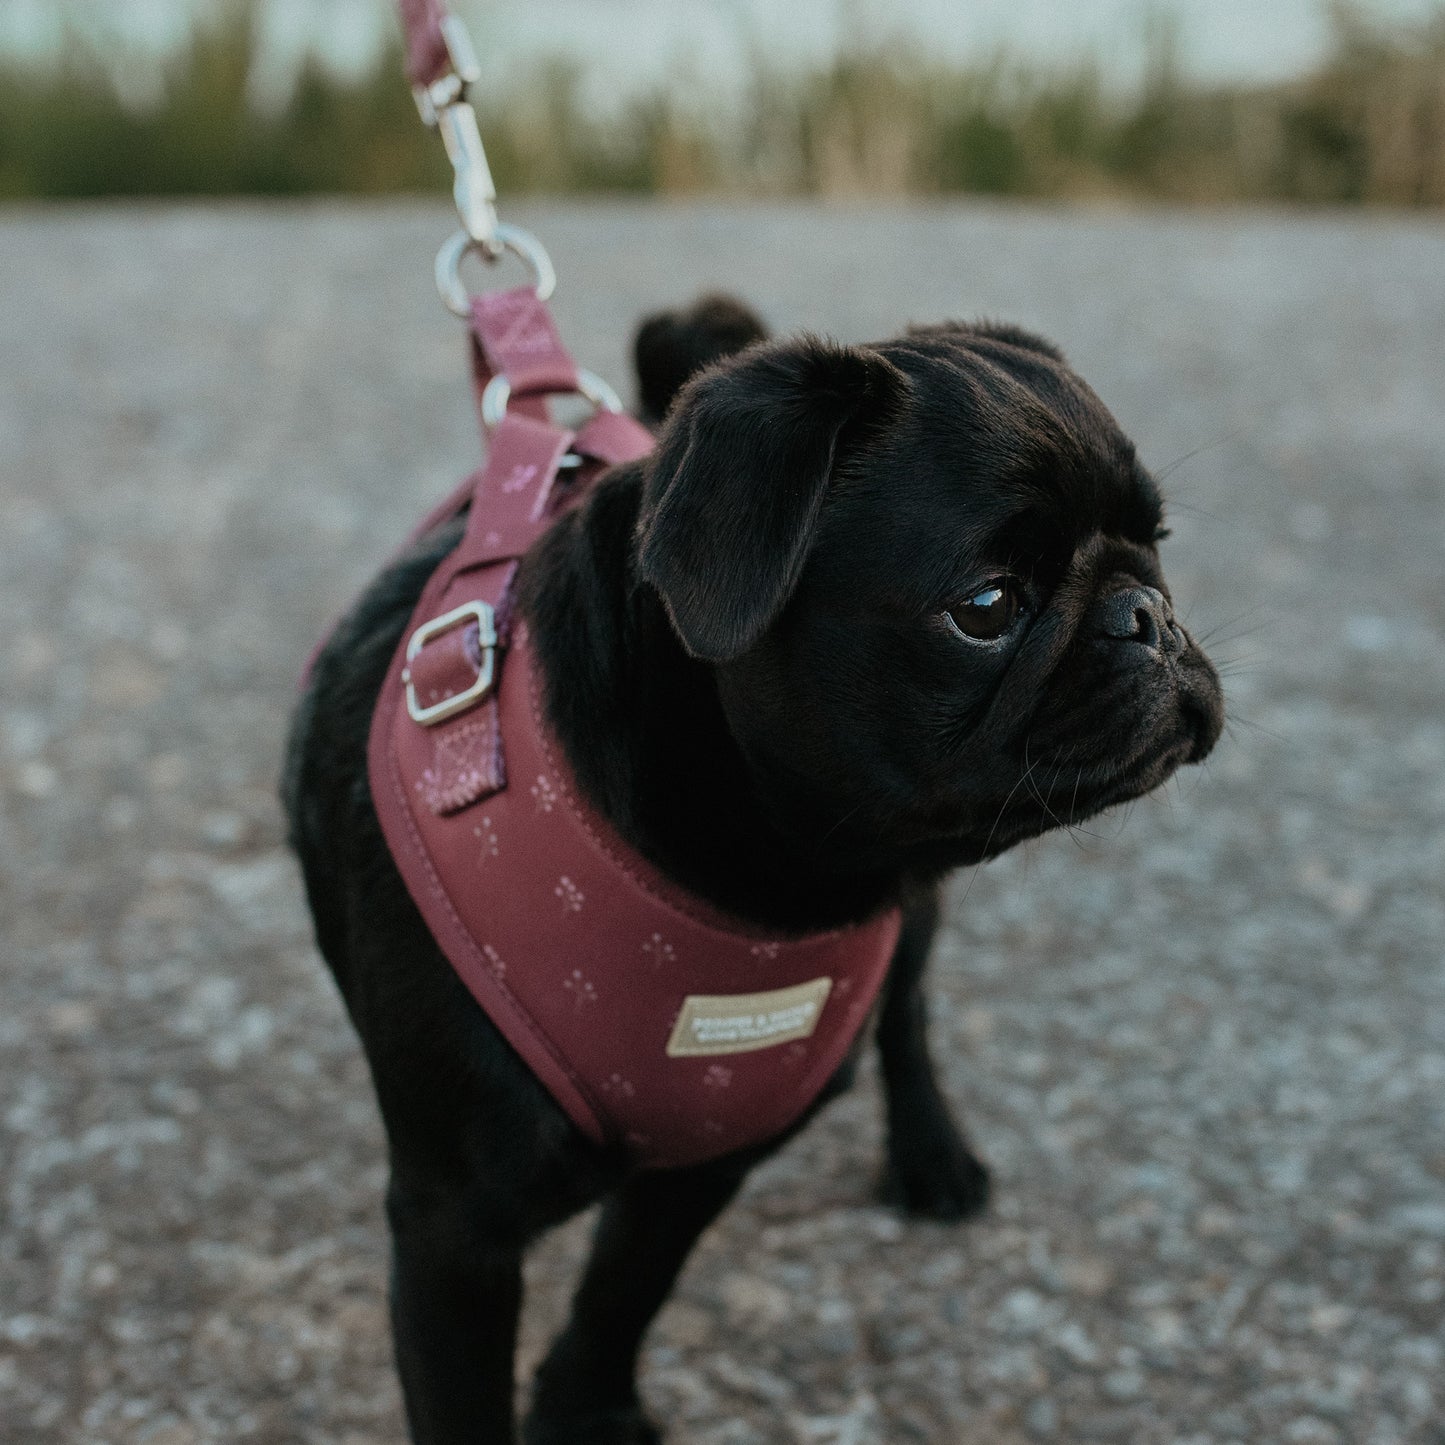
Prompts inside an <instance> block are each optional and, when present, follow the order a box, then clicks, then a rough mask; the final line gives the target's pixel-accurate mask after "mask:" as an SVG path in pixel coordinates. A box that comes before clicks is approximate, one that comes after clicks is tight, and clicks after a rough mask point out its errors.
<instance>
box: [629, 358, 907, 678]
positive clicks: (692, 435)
mask: <svg viewBox="0 0 1445 1445" xmlns="http://www.w3.org/2000/svg"><path fill="white" fill-rule="evenodd" d="M907 390H908V379H907V377H905V376H904V374H903V373H902V372H901V371H900V370H899V369H898V368H897V367H896V366H895V365H894V364H893V363H892V362H891V361H889V360H888V359H887V358H886V357H884V356H882V355H880V354H879V353H878V352H876V351H871V350H868V349H866V348H863V347H854V346H838V345H834V344H832V343H829V342H825V341H820V340H816V339H814V338H803V339H802V340H798V341H791V342H786V343H774V344H771V345H767V346H760V347H755V348H753V349H752V350H750V351H749V352H747V353H746V354H745V355H743V356H740V357H738V358H737V359H736V360H735V361H731V362H725V363H723V364H722V365H721V366H717V367H714V368H713V369H712V370H710V371H707V372H704V373H703V374H702V375H701V376H699V377H697V378H695V379H694V380H693V381H692V382H691V383H689V385H688V386H687V388H686V389H685V390H684V391H683V393H682V395H681V396H680V397H679V398H678V401H677V404H676V406H675V407H674V408H673V411H672V415H671V418H670V420H669V422H668V425H667V428H666V429H665V431H664V432H663V434H662V438H661V440H660V442H659V445H658V448H657V451H656V452H655V453H654V454H653V456H652V457H651V458H650V459H649V461H648V463H647V473H646V478H645V484H644V490H643V497H642V510H641V515H640V517H639V519H638V550H637V564H638V573H639V576H640V577H641V579H642V580H643V581H644V582H647V583H650V584H651V585H652V586H653V587H655V588H656V589H657V591H658V592H659V593H660V594H661V597H662V600H663V602H664V604H665V605H666V607H667V611H668V615H669V616H670V617H671V619H672V624H673V627H674V628H675V629H676V631H677V635H678V636H679V637H680V638H681V639H682V643H683V646H684V647H686V648H687V650H688V652H690V653H691V654H692V655H693V656H694V657H698V658H702V659H704V660H705V661H708V662H724V661H726V660H727V659H728V658H732V657H736V656H737V655H738V654H739V653H741V652H744V651H746V650H747V649H748V648H749V647H751V646H752V644H753V643H755V642H756V641H757V640H758V638H759V637H760V636H762V634H763V632H764V631H765V630H766V628H767V627H768V625H769V624H770V623H771V622H772V621H773V619H774V618H775V617H777V615H778V613H779V612H781V611H782V608H783V605H784V604H785V603H786V602H787V600H788V597H789V596H790V595H791V593H792V590H793V587H794V586H795V584H796V583H797V580H798V576H799V574H800V573H801V571H802V570H803V563H804V561H805V559H806V557H807V555H808V549H809V546H810V544H811V542H812V536H813V530H814V526H815V524H816V523H817V520H818V514H819V512H820V510H821V509H822V505H823V497H824V494H825V492H826V490H827V486H828V479H829V477H830V476H831V475H832V472H833V470H834V467H835V465H836V464H837V462H838V460H839V457H840V453H841V451H842V450H843V449H845V448H846V447H847V446H848V445H849V444H851V443H853V442H854V441H856V440H858V439H860V438H861V437H863V436H864V435H866V434H867V433H868V432H869V431H870V430H872V429H875V428H877V427H879V426H882V425H884V424H886V423H887V422H888V421H889V420H890V419H891V418H892V417H893V416H895V415H896V414H897V412H898V410H899V408H900V406H901V405H902V402H903V399H904V397H905V395H906V393H907Z"/></svg>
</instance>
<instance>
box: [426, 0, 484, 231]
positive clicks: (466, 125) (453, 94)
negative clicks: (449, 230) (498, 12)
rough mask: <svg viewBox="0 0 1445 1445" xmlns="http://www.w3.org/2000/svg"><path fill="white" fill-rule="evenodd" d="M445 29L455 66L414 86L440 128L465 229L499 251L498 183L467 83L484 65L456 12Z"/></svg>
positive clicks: (429, 122)
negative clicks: (441, 74)
mask: <svg viewBox="0 0 1445 1445" xmlns="http://www.w3.org/2000/svg"><path fill="white" fill-rule="evenodd" d="M441 31H442V38H443V39H444V40H445V41H446V47H447V55H448V56H449V57H450V59H451V63H452V68H451V70H450V71H449V72H448V73H447V74H446V75H443V76H442V77H441V78H440V79H439V80H434V81H433V82H432V83H431V84H430V85H419V86H416V87H414V88H413V90H412V94H413V96H415V98H416V108H417V110H418V111H419V112H420V113H421V118H422V120H423V121H425V122H426V124H427V125H429V126H436V127H437V128H438V129H439V130H440V131H441V133H442V143H443V144H444V145H445V146H446V148H447V158H448V159H449V160H450V161H451V163H452V170H453V171H454V172H455V180H454V182H453V185H452V197H453V199H454V200H455V201H456V205H457V215H458V216H460V217H461V221H462V227H463V229H464V230H465V231H466V233H467V235H468V236H470V237H471V239H472V240H473V241H475V242H476V243H477V244H478V245H480V246H483V247H485V249H486V251H487V252H488V254H489V255H493V256H495V255H497V254H499V253H500V251H501V244H500V242H499V241H498V239H497V204H496V202H497V188H496V185H495V183H494V182H493V180H492V168H491V166H489V165H488V164H487V153H486V151H485V150H484V149H483V147H482V137H481V133H480V131H478V129H477V113H476V111H474V110H473V109H472V107H471V105H470V104H469V103H468V101H467V87H468V86H469V85H472V84H474V83H475V82H476V81H478V80H480V79H481V75H482V68H481V64H480V62H479V61H478V60H477V52H476V48H475V47H474V46H473V45H472V37H471V35H470V34H469V33H468V31H467V27H466V26H465V25H463V24H462V22H461V21H460V20H458V19H457V17H456V16H455V15H449V16H447V18H446V19H445V20H443V21H442V24H441Z"/></svg>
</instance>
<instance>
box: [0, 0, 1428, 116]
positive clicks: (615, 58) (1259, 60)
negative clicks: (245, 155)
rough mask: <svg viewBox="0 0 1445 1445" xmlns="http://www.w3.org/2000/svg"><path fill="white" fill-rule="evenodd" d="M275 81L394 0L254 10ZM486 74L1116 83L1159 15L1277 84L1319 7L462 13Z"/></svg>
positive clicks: (1102, 3)
mask: <svg viewBox="0 0 1445 1445" xmlns="http://www.w3.org/2000/svg"><path fill="white" fill-rule="evenodd" d="M261 3H262V12H263V18H264V28H265V34H266V37H267V40H268V54H269V56H270V60H271V63H270V66H269V67H268V68H269V70H270V71H271V76H270V83H271V84H276V85H279V84H284V80H285V77H286V75H287V74H288V73H289V72H290V71H291V69H292V68H293V67H294V65H295V62H296V60H297V59H298V58H299V56H300V55H301V54H302V53H303V52H304V51H305V50H306V49H307V48H315V49H318V50H320V51H321V52H322V54H323V55H325V56H326V57H327V58H328V59H329V60H331V61H332V62H333V63H336V64H338V65H340V66H342V67H347V66H353V65H356V64H358V63H361V62H363V61H364V60H365V59H366V58H367V57H368V56H369V55H370V54H372V53H373V51H374V48H375V46H376V45H377V43H378V41H379V39H380V38H381V37H382V36H383V35H384V34H385V33H386V27H387V26H388V25H391V24H393V23H394V22H393V21H392V19H391V14H390V11H391V6H390V4H389V3H387V0H261ZM204 8H205V0H0V44H3V45H6V46H8V47H10V48H14V49H20V50H23V51H29V52H34V51H37V50H44V49H48V48H51V47H53V45H54V44H55V43H56V40H57V37H58V36H59V34H60V33H61V31H60V25H61V17H62V16H68V17H70V18H71V19H72V20H74V21H75V22H77V23H78V24H79V25H81V26H82V27H83V28H84V29H86V30H88V31H90V32H92V33H93V34H95V35H96V36H97V37H99V38H102V39H103V40H104V41H105V43H106V44H107V46H114V45H119V46H122V47H134V48H136V49H137V50H139V51H143V52H150V53H154V52H155V51H156V50H157V49H160V48H164V47H165V46H167V45H169V44H172V43H174V41H175V39H176V38H177V36H178V35H179V34H180V33H181V32H182V30H183V28H184V25H185V22H186V19H187V17H188V16H189V15H191V14H193V13H195V12H196V11H198V10H203V9H204ZM1360 8H1361V9H1362V10H1363V11H1364V12H1365V13H1366V14H1369V15H1372V16H1376V17H1379V18H1381V19H1384V20H1405V21H1408V20H1418V19H1423V18H1425V17H1426V16H1428V15H1430V14H1432V13H1436V12H1438V11H1440V10H1441V8H1442V0H1364V3H1362V4H1361V6H1360ZM453 9H455V10H456V12H457V13H458V14H460V15H462V16H463V17H464V18H465V19H466V20H467V21H468V23H469V24H470V26H471V30H472V34H473V36H474V37H475V39H476V41H477V48H478V50H479V51H480V52H481V54H482V57H483V63H484V64H485V65H486V66H487V67H488V69H489V71H491V72H492V73H493V74H499V73H505V71H506V70H507V69H509V68H511V67H512V66H515V65H517V64H518V63H522V62H525V61H526V60H528V59H531V58H534V57H536V56H539V55H543V54H559V53H560V54H566V55H570V56H574V57H576V58H577V59H578V60H580V61H581V62H583V65H584V67H585V69H584V73H585V74H586V75H587V77H588V81H589V89H590V90H591V91H592V93H593V94H594V95H595V96H596V97H598V98H599V99H604V100H605V98H606V97H608V96H617V95H620V94H625V93H626V92H628V91H629V90H632V89H635V88H640V87H644V86H647V85H649V84H651V83H653V82H655V81H657V80H659V79H671V80H673V81H674V82H676V83H679V84H682V85H686V86H687V87H689V88H696V87H699V86H701V87H704V88H709V89H719V90H723V91H725V90H726V89H727V87H728V85H729V83H730V82H732V81H734V80H735V79H737V78H738V77H740V76H741V75H742V74H743V73H744V72H745V68H746V63H747V62H746V57H747V55H748V52H749V48H750V47H756V48H758V49H760V50H761V51H762V52H763V53H765V54H767V55H769V56H770V57H773V58H775V59H777V60H778V61H779V62H781V63H784V64H790V65H801V64H807V63H809V62H816V61H819V60H822V59H823V58H825V57H826V56H827V55H828V54H829V53H830V52H831V51H832V49H833V48H834V47H835V45H836V43H837V40H838V37H839V35H840V33H842V32H843V31H844V30H846V29H847V28H849V27H850V26H851V27H852V29H853V31H854V33H857V32H858V31H859V30H860V29H861V31H862V33H864V34H867V35H871V36H876V37H878V38H879V39H880V40H881V39H885V38H889V37H894V36H898V37H904V38H908V39H911V40H913V41H914V42H915V43H916V44H917V46H918V47H919V48H920V49H921V50H923V51H924V52H925V53H927V54H928V55H930V56H932V57H935V58H938V59H958V60H968V59H970V58H977V57H980V56H986V55H988V54H990V53H991V52H992V51H994V50H995V49H997V48H998V47H1000V46H1003V47H1007V48H1008V49H1009V50H1010V51H1012V52H1014V53H1016V54H1020V55H1023V56H1025V57H1028V58H1031V59H1034V60H1037V61H1041V62H1049V61H1061V62H1063V61H1067V60H1069V59H1070V58H1071V57H1074V56H1077V55H1078V54H1079V53H1080V52H1081V51H1090V52H1092V53H1093V54H1095V55H1096V56H1098V57H1099V59H1100V60H1101V61H1102V62H1103V63H1104V64H1105V66H1106V68H1108V69H1109V70H1111V71H1112V72H1113V73H1114V74H1116V75H1117V76H1119V77H1121V78H1123V79H1126V80H1127V79H1129V78H1131V77H1132V76H1133V75H1135V74H1136V73H1137V71H1138V65H1139V59H1140V55H1141V36H1142V35H1143V33H1144V29H1145V24H1146V17H1147V16H1148V15H1149V14H1150V13H1151V12H1153V13H1156V14H1165V15H1169V16H1172V17H1174V18H1175V19H1176V20H1177V22H1178V25H1179V27H1180V38H1181V42H1182V44H1181V58H1182V60H1183V62H1184V66H1185V68H1186V70H1187V71H1188V72H1189V73H1191V74H1193V75H1196V76H1198V77H1200V78H1205V79H1211V80H1214V79H1219V80H1230V79H1251V80H1253V79H1270V78H1275V77H1278V76H1282V75H1288V74H1291V73H1293V72H1296V71H1298V70H1300V69H1302V68H1303V67H1305V66H1307V65H1308V64H1309V63H1310V62H1311V61H1312V60H1314V59H1316V58H1317V57H1318V56H1319V55H1321V54H1322V53H1323V52H1324V50H1325V49H1326V47H1327V44H1328V37H1329V28H1328V22H1327V19H1326V7H1325V4H1324V3H1323V0H891V3H889V0H546V3H535V0H534V3H524V0H453Z"/></svg>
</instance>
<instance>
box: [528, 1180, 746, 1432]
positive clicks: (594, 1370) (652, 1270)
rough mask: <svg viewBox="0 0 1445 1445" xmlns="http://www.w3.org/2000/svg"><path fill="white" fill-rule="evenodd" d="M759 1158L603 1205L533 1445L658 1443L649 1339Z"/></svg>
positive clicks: (543, 1392)
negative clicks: (645, 1379) (651, 1407)
mask: <svg viewBox="0 0 1445 1445" xmlns="http://www.w3.org/2000/svg"><path fill="white" fill-rule="evenodd" d="M755 1157H756V1156H747V1157H741V1158H740V1157H734V1158H731V1159H724V1160H719V1161H717V1162H716V1163H712V1164H702V1165H697V1166H694V1167H692V1168H689V1169H669V1170H657V1171H651V1172H647V1173H642V1174H636V1175H634V1176H633V1177H632V1178H631V1179H629V1180H628V1181H627V1182H626V1183H625V1184H623V1185H622V1187H621V1188H620V1189H618V1190H617V1192H616V1193H615V1194H613V1195H612V1196H611V1197H610V1198H609V1199H608V1201H607V1203H606V1204H605V1205H604V1206H603V1210H602V1217H601V1219H600V1220H599V1221H598V1225H597V1234H596V1238H595V1239H594V1241H593V1245H592V1257H591V1259H590V1260H589V1261H588V1264H587V1270H586V1273H585V1274H584V1275H583V1278H582V1283H581V1285H580V1286H579V1287H578V1290H577V1295H576V1298H575V1299H574V1300H573V1303H572V1318H571V1320H570V1322H569V1323H568V1325H567V1328H566V1329H565V1330H563V1332H562V1333H561V1335H559V1336H558V1338H557V1341H556V1343H555V1344H554V1345H553V1346H552V1349H551V1352H550V1353H549V1354H548V1356H547V1358H546V1360H545V1361H543V1363H542V1367H541V1369H540V1370H539V1371H538V1373H537V1384H536V1391H535V1395H534V1398H533V1403H532V1410H531V1414H530V1415H529V1416H528V1419H527V1424H526V1428H525V1431H524V1438H525V1439H526V1442H527V1445H656V1442H658V1441H660V1440H661V1438H662V1437H661V1435H660V1434H659V1432H658V1431H657V1429H656V1428H655V1427H654V1426H653V1425H651V1424H650V1423H649V1422H648V1420H647V1418H646V1416H645V1415H644V1414H643V1413H642V1408H641V1406H640V1405H639V1403H638V1400H637V1382H636V1371H637V1355H638V1350H639V1348H640V1347H641V1344H642V1336H643V1334H644V1332H645V1331H646V1329H647V1326H648V1325H649V1324H650V1323H651V1322H652V1318H653V1316H654V1315H655V1314H656V1313H657V1311H658V1310H659V1309H660V1308H661V1306H662V1302H663V1301H664V1300H665V1299H666V1298H667V1295H668V1292H669V1291H670V1290H671V1289H672V1286H673V1282H674V1281H675V1280H676V1278H677V1275H678V1271H679V1270H681V1268H682V1266H683V1263H684V1261H685V1260H686V1259H687V1256H688V1253H689V1252H690V1251H691V1249H692V1247H693V1245H694V1244H695V1243H696V1242H697V1238H698V1236H699V1235H700V1234H701V1233H702V1232H703V1230H704V1229H706V1228H707V1226H708V1225H709V1224H711V1223H712V1221H713V1220H714V1219H716V1218H717V1216H718V1215H719V1214H720V1213H721V1212H722V1210H723V1208H724V1207H725V1206H726V1204H727V1203H728V1201H729V1200H730V1199H731V1198H732V1197H733V1195H734V1194H736V1193H737V1190H738V1186H739V1185H740V1184H741V1183H742V1181H743V1178H744V1176H745V1175H746V1174H747V1171H748V1168H749V1167H750V1165H751V1164H752V1162H753V1159H754V1158H755Z"/></svg>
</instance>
